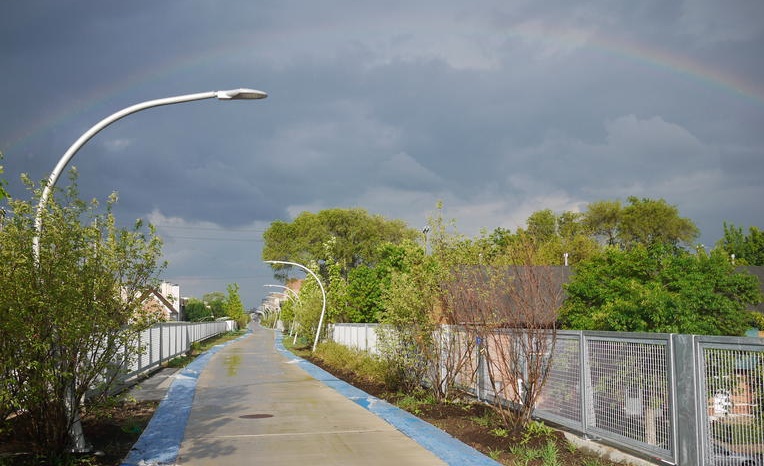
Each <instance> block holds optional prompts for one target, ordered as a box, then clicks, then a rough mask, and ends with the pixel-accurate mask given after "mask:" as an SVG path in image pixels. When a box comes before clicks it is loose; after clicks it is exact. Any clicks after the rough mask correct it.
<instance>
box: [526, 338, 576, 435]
mask: <svg viewBox="0 0 764 466" xmlns="http://www.w3.org/2000/svg"><path fill="white" fill-rule="evenodd" d="M581 358H582V354H581V337H580V335H558V339H557V342H556V343H555V351H554V357H553V358H551V367H550V369H549V375H548V377H547V382H546V384H545V385H544V388H543V390H542V392H541V397H540V398H539V400H538V403H537V404H536V412H537V415H539V416H543V417H544V418H547V419H549V420H554V422H557V423H558V424H561V425H564V426H567V427H570V428H573V429H576V430H578V431H581V430H583V423H584V421H583V409H582V405H583V403H584V400H583V399H582V396H583V395H582V390H581V380H582V376H581V373H582V359H581Z"/></svg>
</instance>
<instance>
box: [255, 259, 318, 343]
mask: <svg viewBox="0 0 764 466" xmlns="http://www.w3.org/2000/svg"><path fill="white" fill-rule="evenodd" d="M265 262H267V263H268V264H283V265H294V266H295V267H299V268H301V269H303V270H305V271H306V272H308V273H309V274H311V275H312V276H313V278H315V279H316V281H317V282H318V286H319V287H320V288H321V297H322V298H323V304H322V305H321V317H320V318H319V319H318V328H317V329H316V338H315V339H314V340H313V351H316V346H318V336H319V335H320V334H321V327H322V326H323V325H324V314H326V291H324V285H323V284H322V283H321V279H319V278H318V275H316V274H315V273H313V271H312V270H310V269H309V268H307V267H305V266H304V265H302V264H298V263H297V262H287V261H265Z"/></svg>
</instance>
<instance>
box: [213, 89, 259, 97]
mask: <svg viewBox="0 0 764 466" xmlns="http://www.w3.org/2000/svg"><path fill="white" fill-rule="evenodd" d="M215 97H217V98H218V99H219V100H252V99H264V98H266V97H268V94H267V93H265V92H263V91H258V90H256V89H244V88H242V89H232V90H230V91H217V92H215Z"/></svg>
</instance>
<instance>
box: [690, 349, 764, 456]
mask: <svg viewBox="0 0 764 466" xmlns="http://www.w3.org/2000/svg"><path fill="white" fill-rule="evenodd" d="M761 351H762V348H761V347H756V346H751V345H740V344H736V345H731V344H724V343H722V342H720V341H718V340H714V341H710V342H702V341H701V342H700V343H699V353H700V362H701V374H702V375H703V377H702V379H701V380H702V384H701V385H700V392H701V394H703V395H704V399H703V400H702V403H701V409H700V417H701V425H702V447H703V458H704V464H708V465H717V464H718V465H723V464H732V462H733V460H734V462H735V464H746V465H747V464H751V465H752V464H764V412H762V405H761V401H762V396H764V393H762V389H764V367H762V353H761Z"/></svg>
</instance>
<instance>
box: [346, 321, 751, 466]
mask: <svg viewBox="0 0 764 466" xmlns="http://www.w3.org/2000/svg"><path fill="white" fill-rule="evenodd" d="M361 326H363V328H364V331H365V332H371V333H374V334H376V331H375V326H374V325H371V324H366V325H363V324H352V325H351V324H334V325H333V331H332V333H331V335H332V338H333V339H334V340H335V341H337V342H339V343H342V344H345V345H347V346H352V347H363V346H362V345H366V347H365V348H366V350H367V351H369V352H372V353H373V352H375V351H376V348H375V347H374V346H372V344H371V342H370V339H368V338H366V337H363V336H361V335H360V334H359V333H358V332H359V328H361ZM350 327H353V329H352V330H348V328H350ZM454 331H456V330H454ZM462 331H463V330H462ZM464 335H467V333H466V332H465V333H464ZM519 335H520V333H518V332H515V333H512V332H508V331H506V330H502V332H501V336H500V337H499V338H491V339H490V341H482V340H483V339H482V338H477V340H478V341H477V343H476V344H475V345H473V346H472V348H471V349H469V356H468V359H467V361H466V363H465V364H464V365H463V367H462V372H461V373H460V374H459V375H458V376H457V377H456V378H455V381H456V384H457V386H459V387H460V388H461V389H463V390H465V391H466V392H468V393H471V394H473V395H475V396H476V397H477V398H478V399H479V400H482V401H486V402H489V403H493V402H495V401H496V400H495V396H496V395H502V393H503V392H506V393H509V394H510V395H511V391H512V390H511V389H512V388H513V387H511V385H514V382H513V381H512V380H509V379H507V380H501V379H499V380H497V379H496V374H497V373H500V371H497V370H494V380H493V382H491V373H490V372H489V370H488V369H489V361H488V358H487V356H486V355H487V353H488V352H490V351H493V352H494V353H496V349H495V348H493V349H492V345H496V344H511V343H510V342H509V340H507V338H509V339H512V338H518V337H519ZM364 338H366V340H364ZM465 338H466V336H465ZM469 338H474V337H469ZM504 340H507V341H505V342H504V343H502V341H504ZM374 343H376V342H374ZM544 357H545V358H549V364H550V370H549V374H548V378H547V381H546V385H545V386H544V388H543V389H542V392H541V396H540V397H539V399H538V401H537V404H536V407H535V411H534V416H536V417H538V418H540V419H543V420H546V421H550V422H553V423H555V424H558V425H561V426H563V427H565V428H567V429H569V430H572V431H574V432H577V433H579V434H580V435H583V436H585V437H590V438H595V439H596V438H598V439H602V440H605V441H607V442H608V443H610V444H613V445H616V446H618V447H620V448H622V449H624V450H631V451H635V452H638V453H641V454H643V455H645V456H648V457H651V458H654V459H657V460H660V461H663V462H665V463H669V464H680V465H688V466H690V465H692V466H695V465H703V466H710V465H728V464H735V465H755V464H759V465H764V339H761V338H741V337H707V336H697V335H675V334H671V335H669V334H646V333H639V334H637V333H620V332H590V331H558V332H557V340H556V343H555V345H554V351H553V353H552V354H549V355H544ZM440 360H441V361H442V360H443V358H441V359H440ZM490 364H496V361H495V360H494V361H490ZM510 379H511V377H510ZM494 388H495V390H496V391H495V392H494ZM511 401H512V400H499V402H502V403H504V404H505V405H511ZM680 420H681V421H680Z"/></svg>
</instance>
